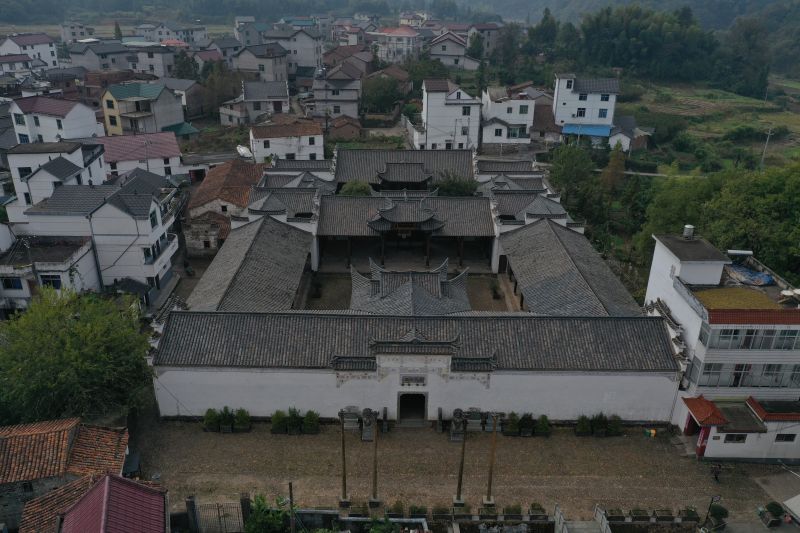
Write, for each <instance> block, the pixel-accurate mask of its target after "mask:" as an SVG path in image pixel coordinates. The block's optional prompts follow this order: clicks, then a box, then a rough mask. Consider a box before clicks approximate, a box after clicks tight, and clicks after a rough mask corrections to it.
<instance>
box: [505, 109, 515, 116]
mask: <svg viewBox="0 0 800 533" xmlns="http://www.w3.org/2000/svg"><path fill="white" fill-rule="evenodd" d="M513 112H514V108H513V107H507V108H506V113H508V114H509V115H510V114H511V113H513Z"/></svg>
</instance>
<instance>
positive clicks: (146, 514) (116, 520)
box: [19, 474, 170, 533]
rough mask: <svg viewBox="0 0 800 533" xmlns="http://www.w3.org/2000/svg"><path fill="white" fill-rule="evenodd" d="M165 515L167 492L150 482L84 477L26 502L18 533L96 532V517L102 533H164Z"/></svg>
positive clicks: (166, 510) (117, 476)
mask: <svg viewBox="0 0 800 533" xmlns="http://www.w3.org/2000/svg"><path fill="white" fill-rule="evenodd" d="M169 515H170V513H169V498H168V494H167V491H166V490H164V489H161V488H159V487H158V486H157V485H155V484H154V483H153V482H146V481H145V482H140V481H136V480H133V479H127V478H124V477H121V476H119V475H116V474H107V475H105V476H92V475H87V476H83V477H81V478H78V479H76V480H75V481H72V482H70V483H67V484H66V485H63V486H61V487H59V488H57V489H54V490H52V491H50V492H48V493H47V494H44V495H42V496H39V497H38V498H35V499H33V500H30V501H28V502H27V503H26V504H25V508H24V509H23V511H22V520H21V521H20V525H19V533H62V531H96V530H95V529H93V528H94V527H95V525H96V524H97V521H98V518H99V517H102V520H103V526H102V531H115V530H119V531H124V530H129V529H131V528H132V527H136V528H137V530H138V531H140V532H141V533H165V532H168V531H170V523H169Z"/></svg>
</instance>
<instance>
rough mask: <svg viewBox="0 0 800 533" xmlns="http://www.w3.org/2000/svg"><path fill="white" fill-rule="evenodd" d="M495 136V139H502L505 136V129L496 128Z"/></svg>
mask: <svg viewBox="0 0 800 533" xmlns="http://www.w3.org/2000/svg"><path fill="white" fill-rule="evenodd" d="M494 136H495V137H502V136H503V129H502V128H495V129H494Z"/></svg>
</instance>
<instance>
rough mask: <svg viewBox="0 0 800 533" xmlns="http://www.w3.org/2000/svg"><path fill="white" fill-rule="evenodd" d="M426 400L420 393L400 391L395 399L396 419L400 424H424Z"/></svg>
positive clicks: (426, 410) (426, 412) (426, 411)
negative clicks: (396, 399)
mask: <svg viewBox="0 0 800 533" xmlns="http://www.w3.org/2000/svg"><path fill="white" fill-rule="evenodd" d="M427 400H428V399H427V397H426V396H425V394H422V393H400V397H399V398H398V401H397V421H398V422H399V423H401V424H406V423H410V424H412V425H413V424H416V423H422V424H424V423H425V421H426V420H427V418H428V417H427V414H428V409H427V407H428V406H427V403H428V402H427Z"/></svg>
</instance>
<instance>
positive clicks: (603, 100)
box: [600, 94, 609, 102]
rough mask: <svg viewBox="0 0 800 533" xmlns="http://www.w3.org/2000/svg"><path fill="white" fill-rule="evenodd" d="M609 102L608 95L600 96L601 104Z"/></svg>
mask: <svg viewBox="0 0 800 533" xmlns="http://www.w3.org/2000/svg"><path fill="white" fill-rule="evenodd" d="M608 100H609V96H608V95H607V94H601V95H600V101H601V102H608Z"/></svg>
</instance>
